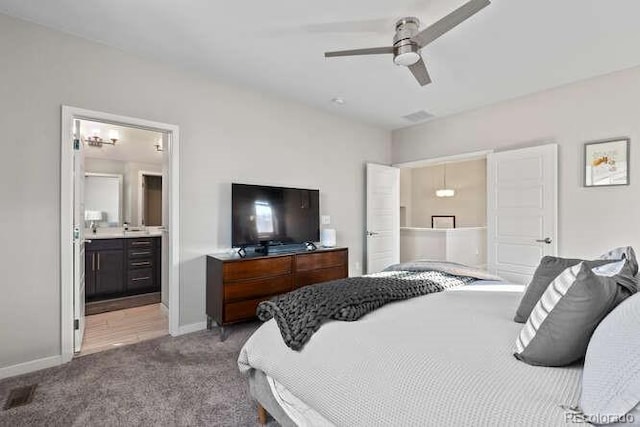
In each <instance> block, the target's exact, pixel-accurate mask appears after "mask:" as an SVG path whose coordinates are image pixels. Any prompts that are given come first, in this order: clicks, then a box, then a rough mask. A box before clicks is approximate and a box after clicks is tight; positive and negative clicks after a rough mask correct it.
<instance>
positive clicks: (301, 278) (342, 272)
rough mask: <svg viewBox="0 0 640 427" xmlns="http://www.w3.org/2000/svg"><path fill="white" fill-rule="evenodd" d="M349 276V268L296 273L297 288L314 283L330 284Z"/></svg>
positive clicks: (343, 266)
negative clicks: (332, 281)
mask: <svg viewBox="0 0 640 427" xmlns="http://www.w3.org/2000/svg"><path fill="white" fill-rule="evenodd" d="M347 276H348V273H347V266H346V265H342V266H339V267H330V268H322V269H319V270H308V271H299V272H297V273H296V280H295V287H296V288H300V287H302V286H306V285H313V284H314V283H322V282H328V281H330V280H337V279H344V278H345V277H347Z"/></svg>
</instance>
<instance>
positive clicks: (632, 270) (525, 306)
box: [513, 246, 638, 323]
mask: <svg viewBox="0 0 640 427" xmlns="http://www.w3.org/2000/svg"><path fill="white" fill-rule="evenodd" d="M621 259H626V260H628V261H629V263H628V264H627V265H626V266H625V269H626V270H627V271H625V273H624V274H622V275H620V276H619V277H618V280H619V282H618V284H619V285H621V286H624V287H625V288H627V289H628V290H629V293H628V294H627V295H626V296H628V295H631V294H634V293H636V292H637V291H638V283H637V279H636V277H635V276H637V274H638V261H637V260H636V254H635V252H634V250H633V248H632V247H631V246H622V247H619V248H615V249H612V250H610V251H609V252H607V253H605V254H604V255H601V256H600V257H599V258H598V259H596V260H593V261H584V260H580V259H571V258H558V257H552V256H546V257H544V258H542V260H541V261H540V265H539V266H538V268H537V269H536V271H535V273H534V275H533V278H532V279H531V283H530V284H529V286H527V289H526V290H525V293H524V295H523V296H522V299H521V300H520V305H519V306H518V309H517V310H516V315H515V317H514V319H513V320H515V321H516V322H518V323H524V322H526V321H527V319H528V318H529V315H530V314H531V311H533V307H535V305H536V303H537V302H538V301H539V300H540V297H541V296H542V294H543V293H544V291H546V290H547V287H548V286H549V284H550V283H551V282H552V281H553V280H554V279H555V278H556V277H557V276H558V275H559V274H560V273H562V272H563V271H564V270H565V269H567V268H569V267H573V266H574V265H577V264H579V263H580V262H585V263H586V264H587V266H588V267H590V268H596V267H599V266H602V265H605V264H608V263H610V262H613V261H619V260H621ZM619 302H620V301H619Z"/></svg>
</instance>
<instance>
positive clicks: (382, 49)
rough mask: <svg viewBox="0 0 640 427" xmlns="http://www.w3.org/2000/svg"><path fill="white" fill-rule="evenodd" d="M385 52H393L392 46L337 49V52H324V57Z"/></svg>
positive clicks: (380, 53)
mask: <svg viewBox="0 0 640 427" xmlns="http://www.w3.org/2000/svg"><path fill="white" fill-rule="evenodd" d="M386 53H393V47H392V46H389V47H372V48H369V49H353V50H339V51H337V52H325V53H324V57H325V58H332V57H335V56H355V55H382V54H386Z"/></svg>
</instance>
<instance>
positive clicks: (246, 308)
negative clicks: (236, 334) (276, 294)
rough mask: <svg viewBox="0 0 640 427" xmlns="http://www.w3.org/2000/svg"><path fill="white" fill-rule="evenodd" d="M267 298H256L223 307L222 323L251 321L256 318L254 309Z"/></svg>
mask: <svg viewBox="0 0 640 427" xmlns="http://www.w3.org/2000/svg"><path fill="white" fill-rule="evenodd" d="M268 299H269V298H256V299H252V300H247V301H239V302H232V303H229V304H225V305H224V323H232V322H237V321H240V320H251V319H254V318H255V317H256V308H258V304H260V303H261V302H262V301H266V300H268Z"/></svg>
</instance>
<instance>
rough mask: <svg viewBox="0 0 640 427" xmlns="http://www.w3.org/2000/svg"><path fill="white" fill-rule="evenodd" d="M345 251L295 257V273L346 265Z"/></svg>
mask: <svg viewBox="0 0 640 427" xmlns="http://www.w3.org/2000/svg"><path fill="white" fill-rule="evenodd" d="M347 258H348V257H347V251H332V252H318V253H313V254H302V255H296V271H307V270H316V269H319V268H328V267H338V266H341V265H346V264H347V263H348V262H349V260H348V259H347Z"/></svg>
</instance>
